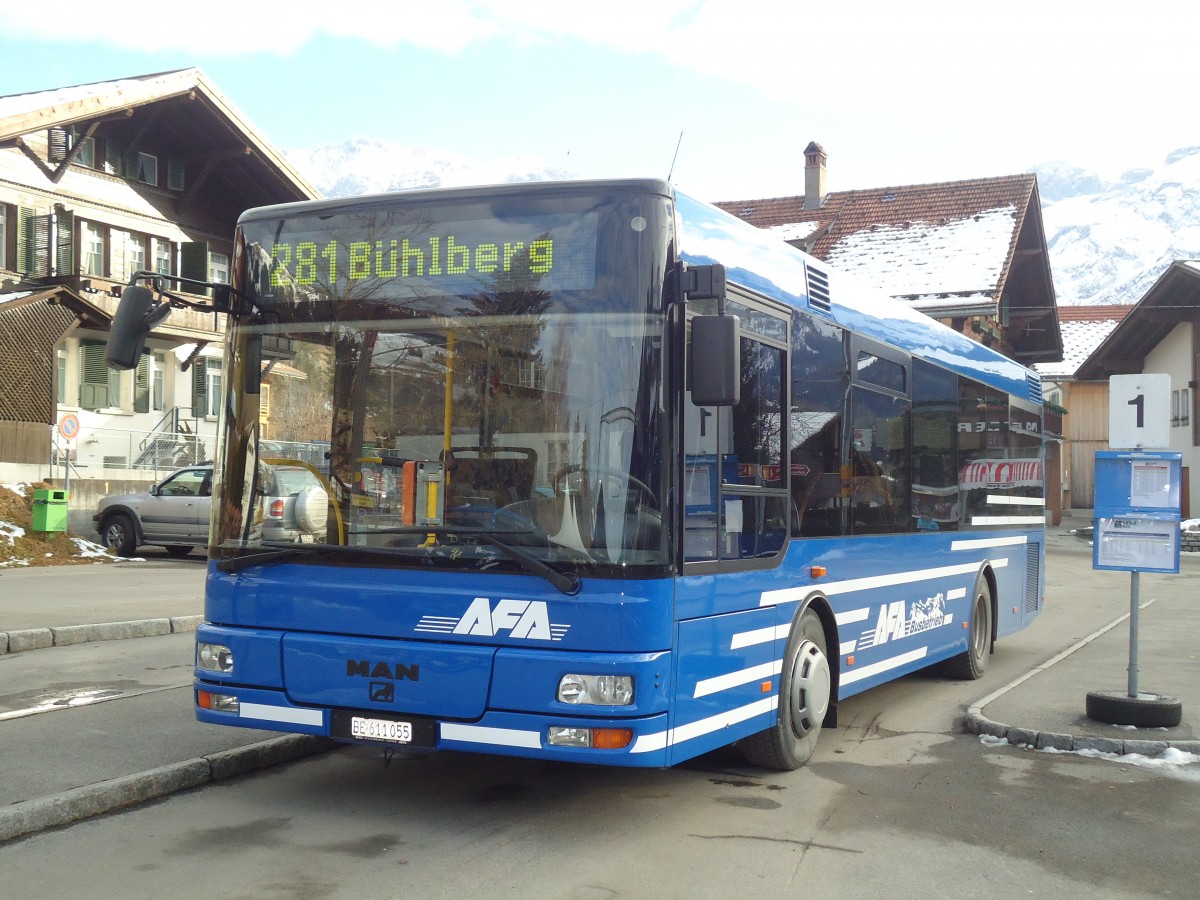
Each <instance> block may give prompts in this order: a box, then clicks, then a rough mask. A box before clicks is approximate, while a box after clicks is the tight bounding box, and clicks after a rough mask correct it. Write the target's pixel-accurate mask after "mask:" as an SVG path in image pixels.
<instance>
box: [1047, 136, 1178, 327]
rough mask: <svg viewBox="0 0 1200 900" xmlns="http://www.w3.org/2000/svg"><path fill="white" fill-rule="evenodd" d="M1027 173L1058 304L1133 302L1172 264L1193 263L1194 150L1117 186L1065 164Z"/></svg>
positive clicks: (1138, 172) (1126, 176)
mask: <svg viewBox="0 0 1200 900" xmlns="http://www.w3.org/2000/svg"><path fill="white" fill-rule="evenodd" d="M1034 171H1035V172H1037V176H1038V190H1039V193H1040V194H1041V197H1042V219H1043V221H1044V223H1045V226H1046V242H1047V244H1048V245H1049V248H1050V267H1051V271H1052V273H1053V276H1054V289H1055V292H1056V293H1057V295H1058V303H1059V305H1060V306H1072V305H1085V304H1086V305H1096V306H1101V305H1107V304H1113V303H1135V302H1137V301H1138V300H1140V299H1141V298H1142V296H1143V295H1144V294H1145V293H1146V291H1147V290H1148V289H1149V288H1150V286H1151V285H1152V284H1154V282H1155V280H1156V279H1157V278H1158V276H1159V275H1161V274H1162V273H1163V270H1165V269H1166V268H1167V266H1169V265H1170V264H1171V263H1172V262H1174V261H1175V260H1177V259H1196V258H1200V147H1186V148H1184V149H1181V150H1176V151H1174V152H1173V153H1171V154H1170V155H1169V156H1168V157H1167V158H1166V160H1165V161H1164V163H1163V165H1162V167H1161V168H1158V169H1131V170H1130V171H1128V172H1125V173H1124V174H1123V175H1122V176H1121V179H1120V180H1119V181H1116V182H1105V181H1103V180H1102V179H1100V178H1099V177H1098V176H1097V175H1096V174H1095V173H1094V172H1088V171H1085V170H1083V169H1078V168H1074V167H1072V166H1070V165H1068V164H1066V163H1048V164H1045V165H1041V166H1037V167H1035V169H1034Z"/></svg>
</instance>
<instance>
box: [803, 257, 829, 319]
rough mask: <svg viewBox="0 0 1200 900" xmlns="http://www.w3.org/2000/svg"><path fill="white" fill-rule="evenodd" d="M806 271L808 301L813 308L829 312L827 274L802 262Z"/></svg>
mask: <svg viewBox="0 0 1200 900" xmlns="http://www.w3.org/2000/svg"><path fill="white" fill-rule="evenodd" d="M804 268H805V271H807V272H808V302H809V305H810V306H812V308H813V309H819V310H821V311H822V312H829V309H830V303H829V276H828V275H826V274H825V273H824V272H822V271H821V270H820V269H814V268H813V267H812V266H810V265H809V264H808V263H805V264H804Z"/></svg>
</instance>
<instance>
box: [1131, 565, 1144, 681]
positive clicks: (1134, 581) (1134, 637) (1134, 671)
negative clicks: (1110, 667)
mask: <svg viewBox="0 0 1200 900" xmlns="http://www.w3.org/2000/svg"><path fill="white" fill-rule="evenodd" d="M1141 574H1142V573H1141V572H1139V571H1138V570H1137V569H1134V570H1133V571H1132V572H1130V573H1129V696H1130V697H1136V696H1137V695H1138V649H1137V647H1138V600H1139V599H1140V595H1141V590H1140V583H1139V579H1140V576H1141Z"/></svg>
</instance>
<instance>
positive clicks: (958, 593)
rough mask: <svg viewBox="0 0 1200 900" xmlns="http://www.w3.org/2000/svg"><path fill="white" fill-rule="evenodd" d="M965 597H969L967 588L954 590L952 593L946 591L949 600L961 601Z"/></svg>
mask: <svg viewBox="0 0 1200 900" xmlns="http://www.w3.org/2000/svg"><path fill="white" fill-rule="evenodd" d="M965 596H967V589H966V588H954V590H952V591H946V599H947V600H961V599H962V598H963V597H965Z"/></svg>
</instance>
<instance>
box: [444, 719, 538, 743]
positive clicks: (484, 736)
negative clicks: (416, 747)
mask: <svg viewBox="0 0 1200 900" xmlns="http://www.w3.org/2000/svg"><path fill="white" fill-rule="evenodd" d="M441 728H442V739H443V740H447V741H462V742H463V743H464V744H495V745H496V746H498V747H525V748H527V749H530V750H540V749H541V748H542V736H541V734H539V733H538V732H536V731H518V730H517V729H515V728H488V727H486V726H484V725H458V724H456V723H454V722H443V723H442V726H441Z"/></svg>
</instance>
